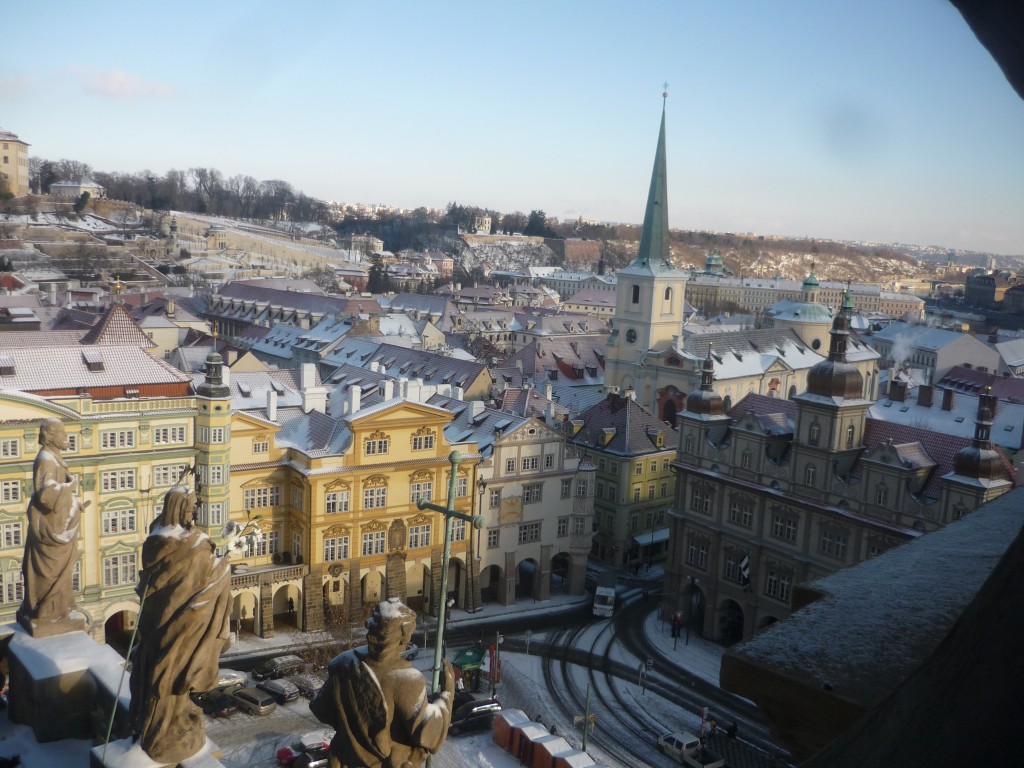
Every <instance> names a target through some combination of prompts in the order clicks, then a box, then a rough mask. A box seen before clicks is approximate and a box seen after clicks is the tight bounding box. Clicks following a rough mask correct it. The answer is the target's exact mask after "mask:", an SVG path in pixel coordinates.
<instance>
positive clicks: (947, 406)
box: [942, 389, 953, 411]
mask: <svg viewBox="0 0 1024 768" xmlns="http://www.w3.org/2000/svg"><path fill="white" fill-rule="evenodd" d="M942 410H944V411H951V410H953V390H952V389H944V390H942Z"/></svg>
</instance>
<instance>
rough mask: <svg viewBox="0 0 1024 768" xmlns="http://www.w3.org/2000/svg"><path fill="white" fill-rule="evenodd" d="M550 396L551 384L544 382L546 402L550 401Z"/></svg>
mask: <svg viewBox="0 0 1024 768" xmlns="http://www.w3.org/2000/svg"><path fill="white" fill-rule="evenodd" d="M551 395H552V389H551V382H550V381H549V382H545V384H544V397H546V398H547V399H548V400H550V399H551Z"/></svg>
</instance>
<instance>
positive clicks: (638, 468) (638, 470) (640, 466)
mask: <svg viewBox="0 0 1024 768" xmlns="http://www.w3.org/2000/svg"><path fill="white" fill-rule="evenodd" d="M643 473H644V463H643V462H642V461H638V462H637V463H636V465H635V466H634V467H633V474H634V475H636V476H637V477H640V475H642V474H643Z"/></svg>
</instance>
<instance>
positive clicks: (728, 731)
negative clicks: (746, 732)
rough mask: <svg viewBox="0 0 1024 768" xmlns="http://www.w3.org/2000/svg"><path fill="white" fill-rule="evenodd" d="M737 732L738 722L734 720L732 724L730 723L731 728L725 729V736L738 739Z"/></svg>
mask: <svg viewBox="0 0 1024 768" xmlns="http://www.w3.org/2000/svg"><path fill="white" fill-rule="evenodd" d="M736 730H737V728H736V721H735V720H733V721H732V722H731V723H729V727H728V728H726V729H725V734H726V736H728V737H729V738H730V739H735V738H736Z"/></svg>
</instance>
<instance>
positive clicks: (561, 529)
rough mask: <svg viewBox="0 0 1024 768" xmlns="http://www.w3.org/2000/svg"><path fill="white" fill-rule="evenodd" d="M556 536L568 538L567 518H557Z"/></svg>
mask: <svg viewBox="0 0 1024 768" xmlns="http://www.w3.org/2000/svg"><path fill="white" fill-rule="evenodd" d="M555 535H556V536H568V535H569V518H568V517H560V518H558V528H557V531H556V533H555Z"/></svg>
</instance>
